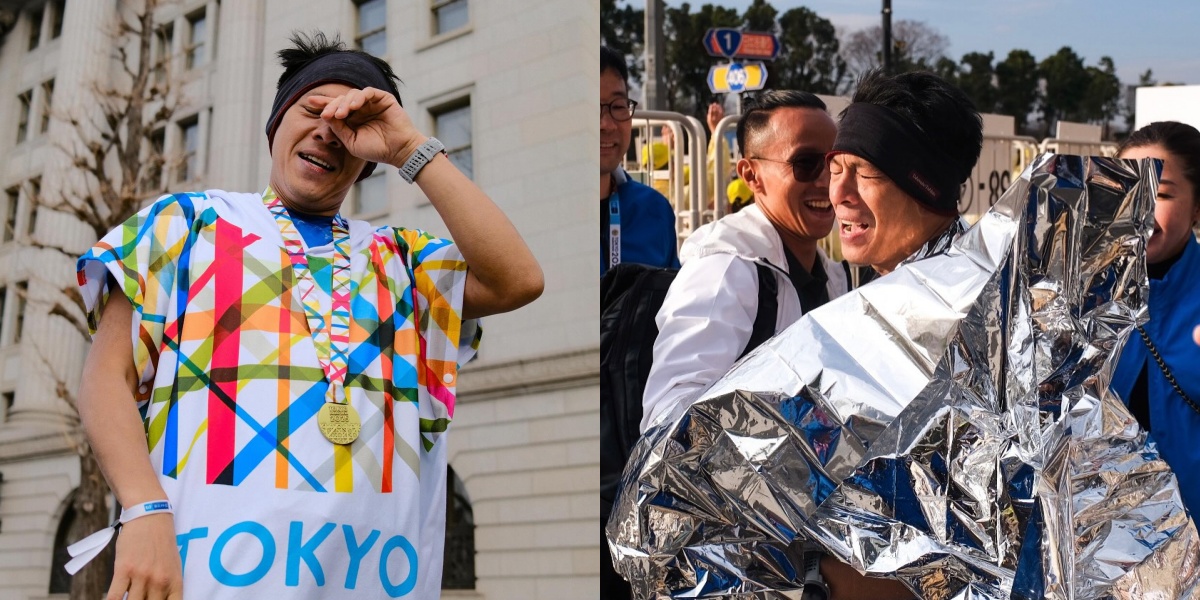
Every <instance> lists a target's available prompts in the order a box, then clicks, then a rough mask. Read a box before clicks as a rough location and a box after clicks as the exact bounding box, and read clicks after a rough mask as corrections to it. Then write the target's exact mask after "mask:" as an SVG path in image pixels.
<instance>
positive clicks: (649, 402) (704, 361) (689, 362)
mask: <svg viewBox="0 0 1200 600" xmlns="http://www.w3.org/2000/svg"><path fill="white" fill-rule="evenodd" d="M836 131H837V126H836V125H834V123H833V118H832V117H830V116H829V113H827V112H825V103H824V102H822V101H821V100H820V99H819V98H817V97H816V96H814V95H813V94H809V93H807V92H798V91H792V90H778V91H769V92H765V93H763V94H761V95H759V96H758V97H757V98H756V99H755V100H754V101H752V102H749V103H747V108H746V112H745V113H744V114H743V116H742V119H741V121H739V122H738V130H737V139H738V147H739V149H740V150H741V153H742V156H743V158H742V159H741V160H739V161H738V165H737V169H738V174H739V175H740V176H741V179H742V180H743V181H745V182H746V184H747V185H748V186H749V187H750V189H751V190H752V191H753V193H754V197H755V198H756V202H755V204H753V205H751V206H748V207H746V208H745V209H743V210H741V211H740V212H738V213H737V214H735V215H729V216H727V217H725V218H723V219H721V220H719V221H716V222H714V223H709V224H707V225H705V226H703V227H701V228H700V229H698V230H697V231H696V232H695V233H693V234H692V235H690V236H688V238H687V240H686V241H685V242H684V245H683V250H682V251H681V254H682V255H683V267H682V268H681V269H680V271H679V275H678V276H677V277H676V278H675V280H674V281H673V282H672V283H671V287H670V289H669V290H668V291H667V296H666V299H665V300H664V301H663V304H662V308H661V309H660V310H659V312H658V315H657V317H656V319H655V321H656V323H657V325H658V329H659V333H658V337H657V338H656V339H655V342H654V361H653V364H652V366H651V369H650V375H649V377H648V379H647V380H646V391H645V396H644V399H643V402H642V406H643V412H642V424H641V429H642V431H645V430H646V429H648V428H649V427H650V426H651V425H652V424H653V423H654V422H655V421H656V420H657V419H658V418H659V417H660V416H663V415H667V414H670V413H671V411H672V410H673V409H674V408H675V407H676V406H678V405H681V404H689V403H690V402H691V401H693V400H695V399H696V398H697V396H698V394H699V393H700V392H702V391H703V390H704V389H705V388H707V387H708V386H709V385H710V384H711V383H712V382H714V381H716V379H717V378H718V377H720V376H721V375H723V374H724V373H725V372H726V371H728V370H729V368H730V367H732V366H733V363H734V362H736V361H737V359H738V358H739V357H740V356H742V355H743V354H744V353H745V351H746V349H747V345H748V344H749V343H750V341H751V339H752V333H753V331H754V323H755V321H756V318H757V316H758V312H757V311H758V306H759V286H760V285H767V284H764V283H763V282H762V281H760V280H759V273H760V270H759V268H758V265H759V264H766V265H768V266H769V267H770V268H769V269H768V270H767V272H768V273H770V275H771V276H773V277H774V279H775V281H774V283H776V286H775V287H776V290H777V292H776V297H777V300H778V301H777V308H776V311H777V313H776V314H775V315H773V318H772V319H771V321H770V323H772V324H773V328H772V330H773V332H774V333H778V332H780V331H782V330H783V329H785V328H786V327H787V326H789V325H791V324H792V323H795V322H796V321H797V320H798V319H799V318H800V316H801V315H802V314H804V313H806V312H808V311H811V310H813V309H814V308H816V307H818V306H820V305H822V304H824V303H826V302H828V301H829V300H830V299H832V298H836V297H838V296H840V295H842V294H844V293H846V291H847V290H848V289H849V281H848V280H849V277H848V275H847V271H846V269H845V268H844V265H842V264H840V263H837V262H834V261H832V260H830V259H829V258H828V257H827V256H825V254H824V253H823V252H822V251H821V250H820V249H819V248H818V247H817V241H818V240H820V239H821V238H823V237H825V236H827V235H829V232H830V230H831V229H832V227H833V207H832V206H831V205H830V203H829V177H828V174H827V172H826V169H825V154H826V153H827V152H829V150H830V149H831V148H832V147H833V140H834V135H835V134H836Z"/></svg>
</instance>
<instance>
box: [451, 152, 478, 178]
mask: <svg viewBox="0 0 1200 600" xmlns="http://www.w3.org/2000/svg"><path fill="white" fill-rule="evenodd" d="M447 156H448V157H449V158H450V162H452V163H454V166H456V167H458V170H459V171H462V173H463V175H466V176H467V178H468V179H475V164H474V159H473V158H472V157H471V149H470V148H467V149H465V150H456V151H454V152H450V153H448V154H447Z"/></svg>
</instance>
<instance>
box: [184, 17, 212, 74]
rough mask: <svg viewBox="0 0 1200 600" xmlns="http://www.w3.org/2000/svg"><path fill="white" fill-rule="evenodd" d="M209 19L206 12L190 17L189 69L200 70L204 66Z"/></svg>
mask: <svg viewBox="0 0 1200 600" xmlns="http://www.w3.org/2000/svg"><path fill="white" fill-rule="evenodd" d="M207 23H208V19H206V18H205V13H204V11H200V12H198V13H196V14H194V15H192V16H190V17H188V45H187V68H188V69H189V70H191V69H198V68H200V67H203V66H204V62H205V56H204V40H205V36H206V35H207V34H206V33H205V32H206V30H207V29H208V25H207Z"/></svg>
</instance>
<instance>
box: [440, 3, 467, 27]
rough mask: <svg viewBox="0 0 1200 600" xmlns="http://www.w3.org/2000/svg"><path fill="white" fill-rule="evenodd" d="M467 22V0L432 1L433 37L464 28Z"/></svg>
mask: <svg viewBox="0 0 1200 600" xmlns="http://www.w3.org/2000/svg"><path fill="white" fill-rule="evenodd" d="M468 21H470V13H469V12H468V10H467V0H433V33H434V35H440V34H443V33H446V32H450V31H454V30H455V29H461V28H463V27H466V26H467V22H468Z"/></svg>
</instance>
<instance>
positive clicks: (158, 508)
mask: <svg viewBox="0 0 1200 600" xmlns="http://www.w3.org/2000/svg"><path fill="white" fill-rule="evenodd" d="M158 513H170V514H175V510H174V509H173V508H171V503H170V502H168V501H166V500H153V501H151V502H143V503H141V504H138V505H136V506H131V507H129V508H126V509H122V510H121V518H120V519H117V521H116V522H115V523H113V524H112V525H110V526H108V527H105V528H104V529H101V530H100V531H97V532H96V533H93V534H92V535H89V536H87V537H85V538H83V539H82V540H79V541H78V542H75V543H74V544H71V545H70V546H67V554H70V555H71V556H72V558H71V561H70V562H68V563H67V572H68V573H70V574H72V575H74V574H75V573H77V572H79V570H80V569H82V568H83V566H84V565H86V564H88V563H89V562H92V559H93V558H96V556H97V555H99V554H100V551H102V550H104V548H105V547H106V546H108V543H109V542H111V541H112V538H113V534H115V533H116V532H117V530H118V529H120V527H121V525H124V524H125V523H128V522H130V521H132V520H134V519H139V518H141V517H144V516H146V515H153V514H158Z"/></svg>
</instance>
